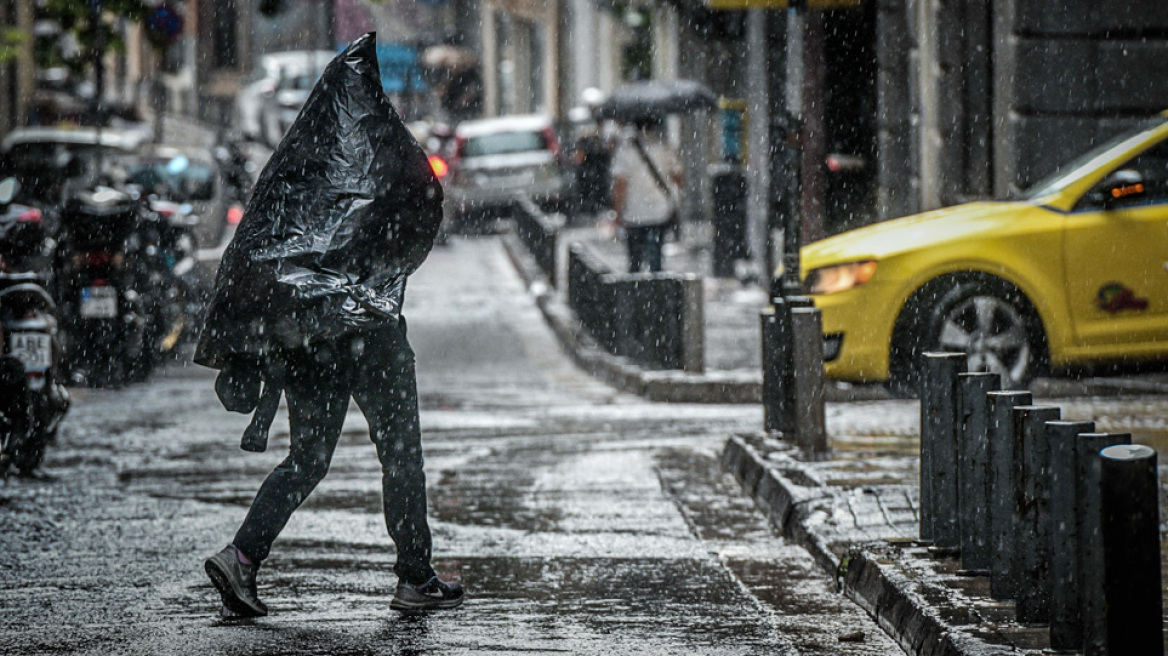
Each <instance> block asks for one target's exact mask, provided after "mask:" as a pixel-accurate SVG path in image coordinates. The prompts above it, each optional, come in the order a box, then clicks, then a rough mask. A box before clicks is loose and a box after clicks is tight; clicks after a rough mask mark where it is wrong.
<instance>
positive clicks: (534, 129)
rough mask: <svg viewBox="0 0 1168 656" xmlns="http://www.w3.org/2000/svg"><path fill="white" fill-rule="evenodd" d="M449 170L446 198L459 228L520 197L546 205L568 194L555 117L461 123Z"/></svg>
mask: <svg viewBox="0 0 1168 656" xmlns="http://www.w3.org/2000/svg"><path fill="white" fill-rule="evenodd" d="M450 170H451V177H450V183H449V184H448V185H447V187H446V199H447V207H448V210H449V214H450V217H449V218H450V221H451V223H452V224H453V226H452V227H453V228H455V229H458V228H460V227H465V226H464V224H466V223H467V222H468V221H469V220H471V219H473V218H478V217H480V216H488V217H490V216H497V215H499V214H503V213H506V212H507V211H508V210H509V209H510V208H511V207H513V206H514V204H515V197H516V194H517V193H522V194H526V195H528V196H529V197H531V198H532V200H534V201H535V202H536V203H539V204H543V205H547V204H556V203H559V202H560V201H561V200H562V197H563V195H564V191H565V182H564V175H563V167H562V166H561V162H560V144H559V139H558V138H557V137H556V133H555V129H554V128H553V127H552V122H551V119H549V118H548V117H546V116H541V115H522V116H503V117H499V118H486V119H480V120H475V121H465V122H463V123H460V124H459V125H458V127H457V128H456V129H455V131H454V152H453V155H452V158H451V162H450Z"/></svg>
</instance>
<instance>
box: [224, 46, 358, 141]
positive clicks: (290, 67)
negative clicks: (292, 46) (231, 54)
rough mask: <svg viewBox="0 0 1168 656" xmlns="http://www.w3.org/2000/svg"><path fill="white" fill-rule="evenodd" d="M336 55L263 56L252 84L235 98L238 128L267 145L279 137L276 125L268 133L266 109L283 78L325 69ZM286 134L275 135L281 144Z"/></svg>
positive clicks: (294, 53)
mask: <svg viewBox="0 0 1168 656" xmlns="http://www.w3.org/2000/svg"><path fill="white" fill-rule="evenodd" d="M335 56H336V53H334V52H331V51H328V50H291V51H287V52H274V53H269V54H266V55H263V56H261V57H260V64H259V66H258V67H256V69H255V71H253V73H252V77H251V79H250V80H249V82H248V83H247V84H246V85H244V87H243V89H241V90H240V91H239V95H238V96H237V97H236V99H235V126H236V128H237V129H238V130H239V132H240V133H241V134H242V135H243V136H244V137H247V138H251V139H256V140H259V141H265V142H267V141H268V139H269V137H272V136H275V133H276V132H277V131H278V128H277V127H276V126H275V125H274V123H273V124H270V125H268V126H266V127H267V130H266V132H270V133H272V134H265V126H264V117H263V113H264V106H265V104H266V101H267V100H268V99H270V98H272V97H273V96H274V95H275V94H276V88H277V87H278V86H279V84H280V80H281V79H282V78H284V79H287V78H290V77H294V76H296V75H299V74H301V73H303V72H304V71H319V70H323V69H324V67H325V66H326V65H328V63H329V61H331V60H332V58H333V57H335ZM282 136H283V133H282V132H280V133H279V136H275V139H276V141H277V142H279V139H280V137H282Z"/></svg>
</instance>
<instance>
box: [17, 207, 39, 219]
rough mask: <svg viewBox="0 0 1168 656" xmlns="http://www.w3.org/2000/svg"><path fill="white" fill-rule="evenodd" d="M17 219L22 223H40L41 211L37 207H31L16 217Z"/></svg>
mask: <svg viewBox="0 0 1168 656" xmlns="http://www.w3.org/2000/svg"><path fill="white" fill-rule="evenodd" d="M16 220H17V221H20V222H21V223H40V220H41V211H40V210H38V209H36V208H30V209H28V210H26V211H24V212H22V213H21V214H20V216H18V217H16Z"/></svg>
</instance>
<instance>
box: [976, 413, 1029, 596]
mask: <svg viewBox="0 0 1168 656" xmlns="http://www.w3.org/2000/svg"><path fill="white" fill-rule="evenodd" d="M986 400H987V402H988V403H989V417H990V419H989V459H990V477H989V499H990V503H989V510H990V552H991V554H992V555H991V557H990V597H992V598H994V599H1013V598H1014V595H1015V594H1017V590H1018V570H1017V567H1016V566H1015V563H1014V534H1015V532H1016V531H1017V518H1016V517H1015V516H1014V482H1015V480H1016V479H1015V477H1014V407H1015V406H1020V405H1030V404H1031V403H1032V402H1033V398H1032V397H1031V394H1030V392H1019V391H1008V392H990V393H989V394H987V395H986Z"/></svg>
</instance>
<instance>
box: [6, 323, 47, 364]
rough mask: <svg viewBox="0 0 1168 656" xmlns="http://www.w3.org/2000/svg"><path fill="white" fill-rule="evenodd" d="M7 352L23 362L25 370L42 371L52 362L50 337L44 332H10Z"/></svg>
mask: <svg viewBox="0 0 1168 656" xmlns="http://www.w3.org/2000/svg"><path fill="white" fill-rule="evenodd" d="M8 337H9V339H8V352H9V353H11V354H12V356H13V357H15V358H16V359H18V360H20V361H21V362H23V363H24V370H25V371H26V372H40V373H44V372H45V371H47V370H48V368H49V367H50V366H52V364H53V345H52V338H50V337H49V336H48V335H46V334H44V333H12V334H10V335H9V336H8Z"/></svg>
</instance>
